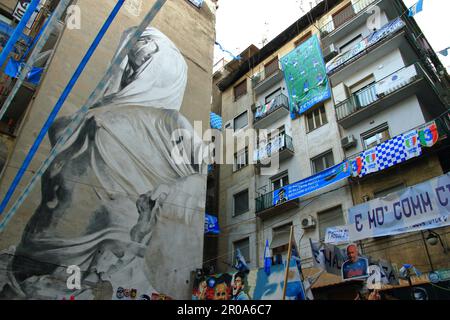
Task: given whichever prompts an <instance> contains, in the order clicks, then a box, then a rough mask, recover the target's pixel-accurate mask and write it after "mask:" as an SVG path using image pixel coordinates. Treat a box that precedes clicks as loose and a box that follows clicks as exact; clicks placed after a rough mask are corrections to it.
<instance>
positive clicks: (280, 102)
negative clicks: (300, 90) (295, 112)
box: [253, 93, 289, 123]
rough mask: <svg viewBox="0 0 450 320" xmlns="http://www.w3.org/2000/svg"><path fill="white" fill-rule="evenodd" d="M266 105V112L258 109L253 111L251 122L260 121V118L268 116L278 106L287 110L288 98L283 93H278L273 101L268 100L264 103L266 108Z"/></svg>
mask: <svg viewBox="0 0 450 320" xmlns="http://www.w3.org/2000/svg"><path fill="white" fill-rule="evenodd" d="M267 107H270V109H269V110H267V111H266V112H258V110H256V112H255V113H254V119H253V123H257V122H258V121H261V120H262V119H264V118H266V117H268V116H269V115H270V114H272V113H273V112H274V111H276V110H278V109H280V108H285V109H286V110H288V111H289V98H288V97H286V96H285V95H284V94H282V93H280V94H279V95H278V96H276V97H275V98H274V99H273V103H270V102H269V103H266V108H267Z"/></svg>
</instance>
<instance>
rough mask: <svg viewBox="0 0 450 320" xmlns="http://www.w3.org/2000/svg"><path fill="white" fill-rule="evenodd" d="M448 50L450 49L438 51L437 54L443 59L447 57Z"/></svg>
mask: <svg viewBox="0 0 450 320" xmlns="http://www.w3.org/2000/svg"><path fill="white" fill-rule="evenodd" d="M448 49H450V47H448V48H445V49H444V50H441V51H439V52H438V53H439V54H440V55H443V56H444V57H447V56H448Z"/></svg>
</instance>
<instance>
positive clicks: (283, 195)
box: [277, 188, 288, 205]
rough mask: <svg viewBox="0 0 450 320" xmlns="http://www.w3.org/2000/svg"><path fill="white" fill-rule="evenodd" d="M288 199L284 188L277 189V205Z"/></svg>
mask: <svg viewBox="0 0 450 320" xmlns="http://www.w3.org/2000/svg"><path fill="white" fill-rule="evenodd" d="M287 201H288V198H287V195H286V189H284V188H281V189H280V190H279V191H278V200H277V205H280V204H283V203H285V202H287Z"/></svg>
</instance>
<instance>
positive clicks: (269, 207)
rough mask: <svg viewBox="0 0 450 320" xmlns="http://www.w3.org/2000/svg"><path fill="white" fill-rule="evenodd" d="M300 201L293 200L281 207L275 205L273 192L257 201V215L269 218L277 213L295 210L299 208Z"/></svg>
mask: <svg viewBox="0 0 450 320" xmlns="http://www.w3.org/2000/svg"><path fill="white" fill-rule="evenodd" d="M299 204H300V200H299V199H295V200H291V201H288V202H285V203H282V204H279V205H274V204H273V191H272V192H269V193H266V194H265V195H263V196H261V197H259V198H256V199H255V211H256V215H257V216H259V217H261V218H263V219H264V218H267V217H269V216H272V215H274V214H277V213H281V212H285V211H288V210H291V209H294V208H298V207H299Z"/></svg>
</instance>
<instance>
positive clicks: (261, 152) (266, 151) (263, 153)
mask: <svg viewBox="0 0 450 320" xmlns="http://www.w3.org/2000/svg"><path fill="white" fill-rule="evenodd" d="M277 139H281V141H276V140H277ZM277 142H278V143H277ZM270 144H271V147H269V148H268V145H269V143H265V144H263V145H260V148H259V149H258V150H255V155H254V160H255V161H256V162H258V161H261V160H264V159H268V158H270V157H271V156H272V154H274V153H277V152H281V151H283V150H285V149H287V150H290V151H291V152H294V144H293V142H292V137H291V136H289V135H287V134H282V135H281V136H276V137H275V138H273V139H272V140H271V141H270ZM277 145H278V147H276V148H275V149H274V148H273V146H277ZM256 151H257V152H258V153H256Z"/></svg>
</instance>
